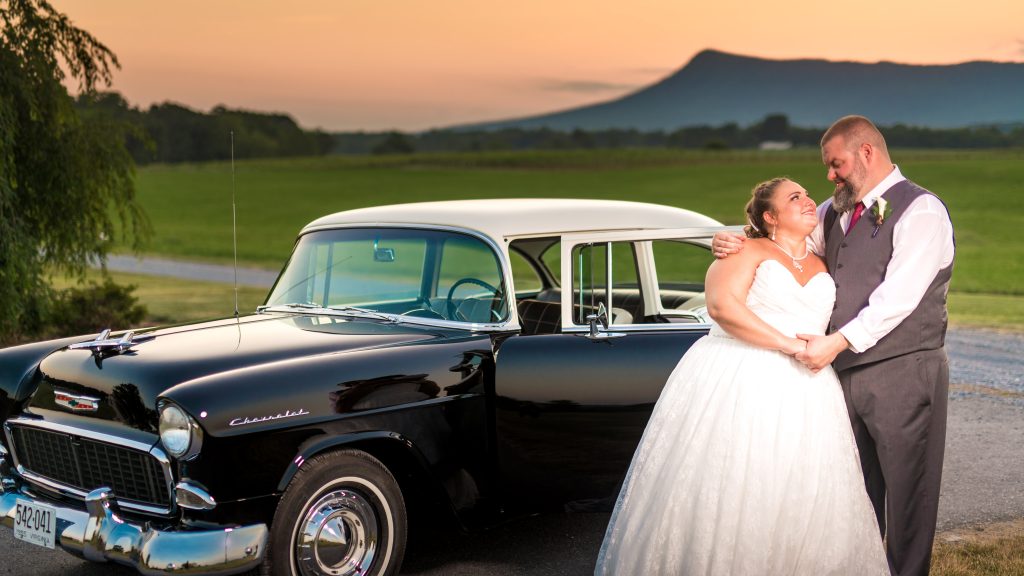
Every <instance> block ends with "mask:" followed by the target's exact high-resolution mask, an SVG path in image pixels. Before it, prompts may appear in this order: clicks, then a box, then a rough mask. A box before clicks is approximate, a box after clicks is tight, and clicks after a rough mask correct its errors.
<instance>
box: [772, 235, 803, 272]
mask: <svg viewBox="0 0 1024 576" xmlns="http://www.w3.org/2000/svg"><path fill="white" fill-rule="evenodd" d="M768 241H769V242H771V243H772V244H775V246H776V247H778V249H779V250H782V253H783V254H785V255H786V256H789V257H790V258H791V259H792V260H793V268H796V269H797V271H798V272H803V271H804V267H803V266H801V265H800V261H801V260H803V259H804V258H807V255H808V254H810V253H811V251H810V250H808V249H807V246H806V245H804V255H803V256H801V257H799V258H797V257H796V256H793V255H792V254H790V253H789V250H786V249H785V248H783V247H782V245H781V244H779V243H778V242H776V241H775V240H772V239H771V238H769V239H768Z"/></svg>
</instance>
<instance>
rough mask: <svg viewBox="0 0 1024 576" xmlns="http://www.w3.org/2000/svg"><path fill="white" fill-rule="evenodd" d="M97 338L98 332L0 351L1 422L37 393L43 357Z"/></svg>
mask: <svg viewBox="0 0 1024 576" xmlns="http://www.w3.org/2000/svg"><path fill="white" fill-rule="evenodd" d="M94 338H96V334H86V335H84V336H72V337H70V338H60V339H58V340H46V341H45V342H34V343H32V344H22V345H21V346H12V347H10V348H4V349H3V350H0V421H3V420H6V419H7V417H8V416H10V415H11V413H12V412H14V411H15V410H16V408H17V407H18V405H19V404H21V403H22V402H24V401H25V400H26V399H28V397H29V396H31V395H32V393H33V392H35V389H36V385H37V384H38V382H37V380H36V379H35V375H36V371H37V369H38V368H39V363H40V362H42V361H43V358H46V357H47V356H49V355H50V354H52V353H53V352H55V351H57V350H60V349H61V348H64V347H65V346H67V345H68V344H74V343H76V342H85V341H87V340H92V339H94Z"/></svg>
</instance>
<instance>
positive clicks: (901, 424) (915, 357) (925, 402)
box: [712, 116, 954, 576]
mask: <svg viewBox="0 0 1024 576" xmlns="http://www.w3.org/2000/svg"><path fill="white" fill-rule="evenodd" d="M821 156H822V160H823V161H824V163H825V166H826V168H827V169H828V179H829V180H830V181H832V182H833V183H834V184H835V185H836V188H835V192H834V195H833V197H832V198H831V199H830V200H826V201H825V202H823V203H822V205H821V206H820V207H819V208H818V220H819V224H818V227H817V228H816V229H815V230H814V233H813V234H812V236H811V241H810V247H811V249H812V250H813V251H814V252H815V253H817V254H818V255H820V256H823V257H824V258H825V262H826V264H827V266H828V270H829V273H831V274H832V276H833V278H834V279H835V282H836V303H835V308H834V310H833V311H832V318H831V321H830V322H829V327H828V335H826V336H813V335H798V336H799V337H800V338H803V339H804V340H806V341H807V348H806V349H805V350H804V352H801V353H800V354H797V356H796V358H797V359H798V360H800V361H801V362H803V363H804V364H806V365H807V366H808V367H809V368H810V369H812V370H814V371H817V370H821V369H822V368H824V367H825V366H827V365H828V364H829V363H833V365H834V367H835V369H836V371H837V373H838V375H839V381H840V383H841V384H842V387H843V393H844V395H845V397H846V406H847V409H848V411H849V414H850V421H851V424H852V426H853V432H854V437H855V438H856V440H857V448H858V450H859V452H860V459H861V468H862V471H863V473H864V482H865V484H866V487H867V491H868V495H869V497H870V498H871V502H872V505H873V506H874V508H875V515H876V516H877V518H878V524H879V527H880V528H881V531H882V535H883V536H884V537H885V539H886V548H887V550H886V553H887V556H888V559H889V569H890V571H891V572H892V573H893V574H896V575H899V576H907V575H925V574H928V568H929V563H930V561H931V549H932V540H933V538H934V535H935V523H936V517H937V514H938V502H939V486H940V481H941V477H942V457H943V452H944V450H945V437H946V400H947V394H948V387H949V368H948V363H947V360H946V352H945V350H944V348H943V344H944V340H945V334H946V292H947V290H948V288H949V280H950V276H951V272H952V268H953V254H954V240H953V226H952V224H951V222H950V220H949V214H948V212H947V210H946V207H945V205H944V204H943V203H942V201H940V200H939V199H938V198H937V197H936V196H934V195H933V194H931V193H930V192H928V191H927V190H925V189H924V188H921V187H920V186H918V185H916V184H914V183H912V182H910V181H909V180H907V179H905V178H904V177H903V175H902V174H901V173H900V170H899V168H898V167H897V166H895V165H894V164H893V163H892V161H891V160H890V159H889V152H888V149H887V148H886V144H885V139H884V138H883V137H882V134H881V133H880V132H879V131H878V129H877V128H876V127H875V126H874V124H872V123H871V121H869V120H868V119H867V118H864V117H863V116H845V117H843V118H840V119H839V120H837V121H836V122H835V123H834V124H833V125H832V126H831V127H830V128H829V129H828V130H827V131H826V132H825V135H824V136H823V137H822V138H821ZM741 248H742V237H739V236H734V235H731V234H725V233H719V234H718V235H716V236H715V240H714V242H713V245H712V249H713V250H714V252H715V255H716V256H718V257H726V256H727V255H728V254H731V253H734V252H736V251H738V250H739V249H741Z"/></svg>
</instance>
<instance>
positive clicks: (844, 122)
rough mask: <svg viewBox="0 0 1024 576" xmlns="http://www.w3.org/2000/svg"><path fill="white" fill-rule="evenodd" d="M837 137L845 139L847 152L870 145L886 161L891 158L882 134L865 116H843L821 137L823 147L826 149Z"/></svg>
mask: <svg viewBox="0 0 1024 576" xmlns="http://www.w3.org/2000/svg"><path fill="white" fill-rule="evenodd" d="M837 137H841V138H842V139H843V144H844V145H845V147H846V149H847V150H856V149H857V148H859V147H860V146H861V145H862V144H869V145H871V147H873V148H874V149H875V150H876V151H877V152H878V153H879V154H881V155H882V156H884V157H885V158H886V159H888V157H889V148H888V147H887V146H886V145H885V138H883V137H882V133H881V132H879V131H878V128H876V127H875V125H874V124H872V123H871V120H868V119H867V118H865V117H863V116H843V117H842V118H840V119H839V120H836V121H835V123H833V124H832V126H830V127H829V129H828V130H826V131H825V134H824V136H822V137H821V147H822V148H824V147H825V145H826V144H828V143H829V142H830V141H832V140H833V139H835V138H837Z"/></svg>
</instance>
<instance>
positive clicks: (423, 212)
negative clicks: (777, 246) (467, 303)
mask: <svg viewBox="0 0 1024 576" xmlns="http://www.w3.org/2000/svg"><path fill="white" fill-rule="evenodd" d="M358 224H367V225H371V226H379V225H387V224H428V225H434V226H452V227H456V228H465V229H469V230H476V231H478V232H481V233H483V234H486V235H488V236H490V237H491V238H494V239H503V238H510V237H516V236H538V235H546V234H552V235H554V234H562V233H567V232H587V231H594V230H643V229H664V228H699V227H710V226H721V225H722V224H721V223H720V222H718V221H717V220H714V219H712V218H709V217H707V216H704V215H703V214H698V213H697V212H693V211H691V210H685V209H683V208H675V207H672V206H663V205H660V204H648V203H644V202H626V201H621V200H578V199H553V198H516V199H502V200H453V201H445V202H417V203H412V204H394V205H390V206H374V207H371V208H358V209H355V210H346V211H344V212H337V213H335V214H330V215H328V216H323V217H321V218H318V219H316V220H314V221H312V222H310V223H309V224H307V225H306V226H305V228H303V229H302V231H303V232H307V231H310V230H314V229H322V228H333V227H343V226H352V225H358Z"/></svg>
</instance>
